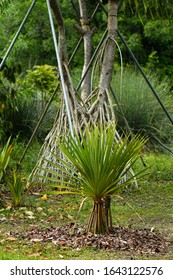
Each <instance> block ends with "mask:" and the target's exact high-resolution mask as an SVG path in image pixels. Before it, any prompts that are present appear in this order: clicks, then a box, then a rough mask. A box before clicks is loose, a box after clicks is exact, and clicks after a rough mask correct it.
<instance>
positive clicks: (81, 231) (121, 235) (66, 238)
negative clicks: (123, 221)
mask: <svg viewBox="0 0 173 280" xmlns="http://www.w3.org/2000/svg"><path fill="white" fill-rule="evenodd" d="M11 235H12V236H15V237H16V235H18V237H19V238H21V239H22V240H23V239H25V240H27V242H28V243H29V244H33V243H36V242H40V243H43V244H45V243H48V242H52V243H53V244H55V245H57V246H63V247H69V248H70V247H71V248H82V247H83V248H87V247H92V248H95V249H102V250H108V251H112V252H114V251H119V250H121V251H130V252H136V253H139V254H156V253H162V254H163V253H166V251H167V247H168V245H169V242H167V241H166V240H165V239H164V238H163V237H162V235H161V234H160V233H159V232H157V231H154V230H152V229H149V228H144V229H134V228H130V227H127V228H126V227H114V228H113V229H112V230H111V231H110V232H109V234H93V233H91V232H89V233H87V232H86V229H85V228H84V227H77V226H76V227H74V224H73V223H71V224H68V225H66V226H58V227H53V226H52V227H48V228H39V227H37V226H34V227H31V228H30V229H28V230H27V231H26V232H25V233H19V232H11Z"/></svg>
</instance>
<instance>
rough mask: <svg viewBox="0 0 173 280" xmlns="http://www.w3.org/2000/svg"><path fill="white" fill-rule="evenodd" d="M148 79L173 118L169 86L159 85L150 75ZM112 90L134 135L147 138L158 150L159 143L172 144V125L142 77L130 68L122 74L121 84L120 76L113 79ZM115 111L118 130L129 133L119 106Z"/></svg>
mask: <svg viewBox="0 0 173 280" xmlns="http://www.w3.org/2000/svg"><path fill="white" fill-rule="evenodd" d="M149 79H150V82H151V84H152V86H153V87H154V89H155V90H156V92H157V94H158V95H159V97H160V99H161V101H162V102H163V104H164V105H165V107H166V109H167V110H168V112H169V113H170V114H171V113H172V114H173V106H172V104H173V102H172V101H173V100H172V97H171V95H170V85H169V83H168V82H167V81H159V79H158V78H157V76H156V75H155V74H150V76H149ZM121 86H122V87H121ZM112 87H113V89H114V91H115V94H116V97H117V99H118V102H119V104H120V106H121V109H122V111H123V113H124V116H125V118H126V119H127V121H128V124H129V126H130V128H131V130H132V132H133V133H138V132H140V133H142V134H143V135H147V136H148V138H149V140H150V141H149V142H150V144H152V147H153V146H154V147H155V148H156V147H157V148H158V147H161V146H160V144H159V142H161V143H163V144H170V143H171V140H172V138H173V133H172V130H173V129H172V124H171V122H170V121H169V119H168V117H167V116H166V114H165V112H164V111H163V109H162V108H161V106H160V104H159V102H158V100H157V99H156V97H155V96H154V94H153V92H152V91H151V89H150V88H149V86H148V84H147V83H146V81H145V80H144V78H143V77H142V76H141V74H139V73H137V72H136V71H135V70H134V69H128V68H127V69H126V70H125V71H124V73H123V79H122V84H121V79H120V74H119V73H117V74H116V75H115V76H114V77H113V81H112ZM115 111H116V117H117V121H118V129H119V130H121V131H126V130H127V126H126V123H125V121H124V116H123V115H122V112H121V111H120V110H119V108H118V106H116V107H115Z"/></svg>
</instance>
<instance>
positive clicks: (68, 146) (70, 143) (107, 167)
mask: <svg viewBox="0 0 173 280" xmlns="http://www.w3.org/2000/svg"><path fill="white" fill-rule="evenodd" d="M144 143H145V140H144V139H143V138H142V139H140V138H139V136H136V137H134V138H132V139H131V140H130V139H129V138H128V137H127V138H125V139H123V140H120V141H118V142H117V141H115V126H114V125H110V126H109V127H108V128H105V127H101V128H98V127H97V126H94V128H92V129H89V128H87V129H86V134H85V135H83V134H82V133H80V135H77V134H76V135H75V138H73V137H72V136H70V135H69V136H67V137H65V139H63V140H62V141H60V142H59V143H58V145H59V148H60V150H61V151H62V153H63V154H64V155H65V157H66V159H67V160H66V161H64V160H63V159H61V158H60V157H58V162H59V163H57V164H56V167H57V169H58V167H60V171H61V172H55V174H54V175H57V176H56V177H57V179H56V178H52V179H51V180H52V183H51V185H52V186H54V187H56V188H57V189H59V190H58V191H57V193H64V190H63V189H62V186H61V185H60V184H59V183H60V182H61V183H62V185H63V186H66V191H65V192H66V193H78V194H79V193H80V194H82V195H83V196H86V197H91V198H93V200H94V208H93V212H92V215H91V220H90V222H89V225H90V226H89V229H90V228H91V227H94V231H95V232H100V231H101V232H102V231H105V230H106V229H107V227H108V225H107V224H106V217H105V213H104V207H105V206H104V199H105V198H106V197H111V196H112V195H114V194H116V192H117V189H118V188H120V187H123V186H127V185H129V184H130V183H131V182H132V181H133V180H134V179H135V176H132V175H131V173H130V172H129V170H130V169H131V167H132V166H133V165H134V163H135V162H136V160H137V159H138V158H139V156H140V151H141V149H142V147H143V145H144ZM50 163H51V162H50ZM52 172H53V171H51V170H49V173H52ZM62 172H63V175H62ZM128 173H129V175H128V177H127V178H128V179H127V180H126V181H124V176H125V175H127V174H128ZM54 193H56V192H54Z"/></svg>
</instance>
